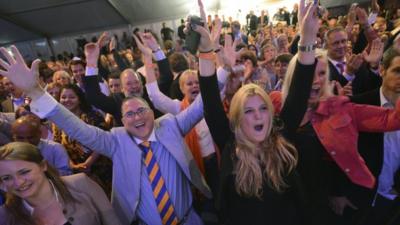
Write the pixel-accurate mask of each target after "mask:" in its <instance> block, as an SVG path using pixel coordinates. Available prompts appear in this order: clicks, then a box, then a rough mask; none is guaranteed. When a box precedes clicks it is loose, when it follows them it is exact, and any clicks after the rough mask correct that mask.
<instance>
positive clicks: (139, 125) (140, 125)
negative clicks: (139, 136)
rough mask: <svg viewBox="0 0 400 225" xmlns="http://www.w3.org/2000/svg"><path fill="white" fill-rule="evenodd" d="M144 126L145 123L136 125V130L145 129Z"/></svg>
mask: <svg viewBox="0 0 400 225" xmlns="http://www.w3.org/2000/svg"><path fill="white" fill-rule="evenodd" d="M144 125H145V123H144V122H143V123H138V124H136V125H135V128H136V129H140V128H142V127H144Z"/></svg>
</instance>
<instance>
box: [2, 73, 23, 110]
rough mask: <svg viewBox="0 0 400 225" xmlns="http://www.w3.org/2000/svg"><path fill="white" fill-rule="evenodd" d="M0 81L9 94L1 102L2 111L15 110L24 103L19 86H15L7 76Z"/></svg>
mask: <svg viewBox="0 0 400 225" xmlns="http://www.w3.org/2000/svg"><path fill="white" fill-rule="evenodd" d="M1 82H2V83H3V86H4V88H5V90H6V91H7V92H8V94H9V97H8V98H7V99H6V100H4V101H2V102H1V108H2V111H3V112H15V110H17V108H18V107H19V106H21V105H23V104H24V103H25V97H24V95H23V92H22V91H21V90H20V89H19V88H17V87H15V86H14V84H13V83H12V82H11V81H10V80H9V79H8V78H7V77H3V79H2V81H1Z"/></svg>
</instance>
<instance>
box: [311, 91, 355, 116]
mask: <svg viewBox="0 0 400 225" xmlns="http://www.w3.org/2000/svg"><path fill="white" fill-rule="evenodd" d="M348 101H349V98H348V97H346V96H329V97H327V98H326V99H322V100H320V101H319V103H318V106H317V109H316V110H315V111H314V112H315V114H320V115H324V116H328V115H329V114H331V109H334V108H335V107H337V106H338V105H342V104H343V103H345V102H348Z"/></svg>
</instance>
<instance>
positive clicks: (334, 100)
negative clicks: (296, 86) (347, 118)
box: [320, 95, 353, 110]
mask: <svg viewBox="0 0 400 225" xmlns="http://www.w3.org/2000/svg"><path fill="white" fill-rule="evenodd" d="M321 103H322V105H327V106H330V107H332V108H334V109H337V110H341V107H345V106H350V105H352V104H353V103H352V102H351V101H350V98H349V97H347V96H336V95H335V96H331V97H328V98H327V99H326V100H322V101H320V105H321Z"/></svg>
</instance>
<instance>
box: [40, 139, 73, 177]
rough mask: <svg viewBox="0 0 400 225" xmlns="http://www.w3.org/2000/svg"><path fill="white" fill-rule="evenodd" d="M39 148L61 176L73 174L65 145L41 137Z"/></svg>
mask: <svg viewBox="0 0 400 225" xmlns="http://www.w3.org/2000/svg"><path fill="white" fill-rule="evenodd" d="M38 148H39V151H40V154H41V155H42V156H43V158H44V159H45V160H46V161H47V162H48V163H49V164H50V165H51V166H52V167H54V168H55V169H56V170H57V171H58V172H59V173H60V175H61V176H67V175H71V174H72V170H71V168H70V167H69V157H68V153H67V151H66V150H65V148H64V146H63V145H61V144H59V143H56V142H54V141H50V140H46V139H40V142H39V145H38Z"/></svg>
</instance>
